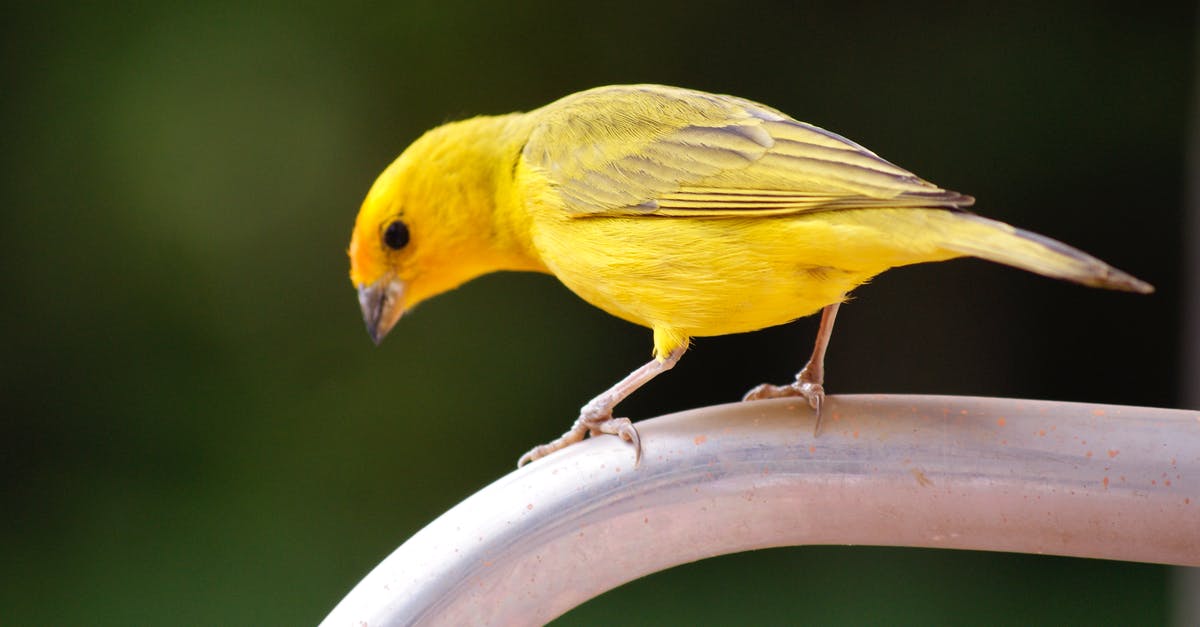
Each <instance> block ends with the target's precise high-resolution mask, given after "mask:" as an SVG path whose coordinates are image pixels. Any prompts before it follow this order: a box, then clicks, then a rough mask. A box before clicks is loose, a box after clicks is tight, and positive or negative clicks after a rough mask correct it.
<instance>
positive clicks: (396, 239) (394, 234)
mask: <svg viewBox="0 0 1200 627" xmlns="http://www.w3.org/2000/svg"><path fill="white" fill-rule="evenodd" d="M383 243H384V244H387V247H388V248H391V249H392V250H400V249H401V248H404V247H405V246H406V245H407V244H408V227H407V226H405V225H404V223H403V222H401V221H399V220H396V221H395V222H393V223H391V224H389V225H388V227H387V230H386V231H384V232H383Z"/></svg>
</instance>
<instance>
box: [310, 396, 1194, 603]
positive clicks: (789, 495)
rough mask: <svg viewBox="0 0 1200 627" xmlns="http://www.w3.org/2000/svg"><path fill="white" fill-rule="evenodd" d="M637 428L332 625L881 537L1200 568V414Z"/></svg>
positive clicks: (557, 472) (542, 596)
mask: <svg viewBox="0 0 1200 627" xmlns="http://www.w3.org/2000/svg"><path fill="white" fill-rule="evenodd" d="M826 401H827V403H826V406H825V408H824V411H825V412H826V413H825V416H824V420H823V426H822V430H821V434H820V436H819V437H816V438H814V437H813V429H812V426H813V425H812V420H813V415H812V411H811V410H810V409H809V408H808V407H807V406H806V405H805V404H804V403H803V402H797V401H790V400H787V399H782V400H772V401H758V402H752V403H736V404H731V405H722V406H716V407H708V408H703V409H697V410H693V411H687V412H682V413H678V414H672V415H669V416H663V417H660V418H655V419H652V420H646V421H643V422H640V423H638V429H639V431H640V432H641V435H642V446H643V447H644V456H643V459H642V463H641V465H640V466H639V467H637V468H634V467H633V452H632V450H630V448H629V446H628V445H626V444H624V443H622V442H621V441H620V440H619V439H617V438H612V437H602V438H594V439H589V440H587V441H584V442H582V443H580V444H577V445H574V446H571V447H568V448H567V449H565V450H563V451H560V452H558V453H555V454H553V455H550V456H549V457H546V458H545V459H542V460H539V461H537V462H535V463H533V464H530V465H528V466H526V467H524V468H522V469H520V470H517V471H514V472H512V473H510V474H509V475H507V476H505V477H503V478H501V479H499V480H498V481H496V482H495V483H493V484H491V485H489V486H487V487H486V488H484V489H483V490H480V491H479V492H477V493H476V494H474V495H472V496H471V497H469V498H467V499H466V500H464V501H463V502H461V503H459V504H458V505H457V506H455V507H454V508H452V509H451V510H450V511H448V512H446V513H445V514H443V515H442V516H441V517H439V518H438V519H437V520H435V521H433V522H432V523H430V524H429V525H428V526H427V527H425V528H424V529H422V530H421V531H420V532H418V533H417V534H416V535H414V536H413V537H412V538H410V539H409V540H408V541H407V542H405V543H404V544H403V545H401V546H400V547H399V548H398V549H396V551H395V552H393V553H392V554H391V555H390V556H389V557H388V558H387V559H385V560H384V561H383V562H382V563H381V564H379V566H377V567H376V568H375V569H374V570H373V571H372V572H371V573H370V574H369V575H367V577H366V578H365V579H363V580H362V581H361V582H360V583H359V584H358V585H357V586H356V587H355V588H354V589H353V590H352V591H351V592H350V594H349V595H347V596H346V597H345V598H344V599H343V600H342V601H341V603H339V604H338V606H337V607H336V608H334V610H333V612H332V613H330V614H329V616H328V617H327V618H326V619H325V621H324V623H323V624H324V625H334V626H348V625H360V624H367V625H371V626H377V625H409V624H422V625H425V624H429V625H435V624H448V625H454V624H472V625H484V624H489V625H525V624H540V623H545V622H547V621H549V620H551V619H553V618H555V617H557V616H559V615H561V614H563V613H565V612H566V611H568V610H570V609H571V608H573V607H575V606H576V605H579V604H581V603H583V602H584V601H586V600H588V599H590V598H592V597H595V596H597V595H599V594H601V593H603V592H605V591H606V590H609V589H612V588H614V587H616V586H618V585H621V584H622V583H625V582H628V581H631V580H633V579H636V578H638V577H641V576H643V575H646V574H649V573H652V572H656V571H659V570H663V569H666V568H670V567H672V566H675V565H678V564H683V563H686V562H691V561H695V560H699V559H703V558H706V557H712V556H716V555H722V554H726V553H733V552H738V551H746V550H750V549H758V548H765V547H776V546H789V545H803V544H869V545H890V546H913V547H939V548H957V549H979V550H992V551H1016V552H1023V553H1046V554H1054V555H1072V556H1083V557H1097V558H1106V559H1117V560H1131V561H1140V562H1158V563H1165V564H1180V565H1200V412H1195V411H1182V410H1168V409H1150V408H1141V407H1123V406H1114V405H1090V404H1079V403H1061V402H1046V401H1028V400H1012V399H988V398H972V397H937V396H866V395H862V396H830V397H828V398H827V399H826Z"/></svg>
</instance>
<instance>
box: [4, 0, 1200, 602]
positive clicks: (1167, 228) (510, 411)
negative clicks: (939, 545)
mask: <svg viewBox="0 0 1200 627" xmlns="http://www.w3.org/2000/svg"><path fill="white" fill-rule="evenodd" d="M1194 13H1195V7H1194V5H1192V4H1175V5H1172V4H1169V3H1166V4H1162V5H1156V8H1154V9H1153V10H1150V9H1149V8H1146V9H1144V10H1140V11H1139V10H1137V7H1134V6H1132V5H1130V4H1129V3H1118V2H1113V3H1097V2H1060V3H1029V4H1028V5H1027V6H1024V7H1008V8H1003V9H1001V8H997V7H994V6H988V5H984V4H975V3H954V4H951V3H946V4H945V5H941V4H935V5H910V4H904V3H894V5H893V6H891V7H881V6H878V5H877V4H876V3H858V2H841V3H831V4H828V5H811V4H802V3H771V2H753V3H743V4H725V5H720V6H715V5H714V6H706V5H704V4H703V3H684V2H678V3H659V2H652V1H648V0H642V1H640V2H625V3H622V2H617V3H600V2H596V3H586V4H585V3H578V4H575V3H564V2H552V1H549V0H546V1H520V0H515V1H510V2H503V3H499V2H497V3H490V4H483V3H471V2H454V1H445V0H442V1H437V2H434V1H432V0H431V1H420V2H404V1H395V2H390V3H359V2H343V3H337V4H336V5H334V4H333V3H330V4H328V5H325V4H318V3H299V4H297V3H286V2H258V3H243V2H221V1H204V0H202V1H200V2H192V3H153V2H147V3H129V4H125V3H111V4H106V3H98V4H91V3H74V4H69V3H64V4H52V3H45V4H37V3H29V4H27V5H25V6H23V7H19V8H18V7H8V10H6V17H5V19H4V20H3V22H2V23H0V32H2V34H3V38H2V39H0V41H2V42H3V44H0V45H2V46H3V50H4V63H3V72H4V86H5V89H4V91H5V95H4V97H3V98H2V99H0V110H2V112H3V114H2V118H0V119H2V121H3V138H4V139H3V144H4V150H3V152H2V154H3V159H4V163H3V166H4V167H3V174H2V176H3V186H2V193H3V198H2V200H3V211H2V213H0V220H2V222H0V258H2V259H3V263H2V264H0V281H2V285H3V290H4V295H5V298H4V300H5V303H6V304H5V305H4V306H3V308H2V311H3V314H4V318H3V324H2V325H0V342H2V344H0V346H2V348H0V369H2V371H0V375H2V376H0V399H2V402H3V405H4V411H3V416H2V418H0V451H2V454H0V486H2V487H0V490H2V493H0V496H2V498H3V511H4V515H3V516H0V538H2V539H3V540H2V543H0V547H2V548H0V583H2V585H0V623H3V624H7V625H19V624H34V623H37V624H94V625H99V624H111V625H124V624H281V625H284V624H312V623H315V622H317V621H319V620H320V619H321V618H322V617H323V616H324V615H325V613H326V612H327V611H328V610H329V609H331V608H332V606H333V605H334V604H335V603H336V602H337V601H338V600H339V599H340V598H341V597H342V595H343V594H345V592H347V591H348V590H349V588H350V587H351V586H352V585H353V584H354V583H355V582H356V581H357V580H358V579H359V578H360V577H361V576H362V575H364V574H365V573H366V572H367V571H368V570H369V569H370V568H371V567H373V566H374V565H375V564H376V563H377V562H378V561H379V560H381V559H382V558H383V557H384V556H385V555H387V554H388V553H389V552H390V551H391V550H392V549H393V548H394V547H395V546H397V545H398V544H399V543H401V542H402V541H403V540H404V539H406V538H407V537H408V536H410V535H411V534H412V533H414V532H415V531H417V530H418V529H420V528H421V527H422V526H424V525H425V524H426V523H427V522H429V521H430V520H432V519H433V518H434V517H436V516H437V515H438V514H439V513H441V512H442V511H444V510H445V509H447V508H449V507H450V506H452V505H453V504H454V503H456V502H457V501H459V500H460V499H462V498H463V497H465V496H467V495H468V494H470V493H472V492H474V491H475V490H477V489H479V488H480V487H482V486H484V485H486V484H488V483H490V482H491V481H493V480H494V479H496V478H498V477H500V476H501V475H503V474H504V473H507V472H509V471H510V470H512V469H513V467H514V463H515V461H516V458H517V456H518V455H519V454H520V453H522V452H523V451H525V450H526V449H527V448H528V447H529V446H531V445H533V444H535V443H539V442H542V441H545V440H547V439H549V438H551V437H553V436H555V435H557V434H558V433H560V432H562V430H563V429H565V428H566V427H567V425H568V423H569V422H570V421H571V420H572V419H573V417H574V412H575V411H576V409H577V408H578V406H579V405H580V404H582V403H583V402H584V401H586V400H587V399H588V398H590V397H591V396H592V395H593V394H595V393H597V392H598V391H600V390H601V389H603V388H604V387H606V386H607V385H609V384H610V383H612V382H613V381H615V380H616V379H617V378H618V377H620V376H623V375H624V374H625V373H626V372H628V371H629V370H630V369H632V368H633V367H634V366H636V365H638V364H640V363H641V362H642V361H643V360H644V359H645V358H646V357H647V355H648V354H649V349H650V334H649V332H648V331H646V330H644V329H639V328H636V327H633V326H630V325H628V324H626V323H624V322H621V321H618V320H615V319H613V318H610V317H607V316H606V315H605V314H603V313H602V312H600V311H598V310H595V309H593V308H591V307H589V306H587V305H586V304H584V303H582V302H581V301H580V300H578V299H577V298H576V297H574V296H573V295H572V294H570V293H569V292H568V291H567V290H566V289H565V288H563V287H561V286H560V285H559V284H557V283H556V281H555V280H554V279H553V278H551V277H546V276H534V275H517V274H508V275H495V276H491V277H486V278H484V279H481V280H479V281H476V282H474V283H472V284H470V285H468V286H466V287H464V288H462V289H460V290H458V291H455V292H452V293H450V294H447V295H445V296H443V297H440V298H438V299H436V300H434V301H431V302H429V303H427V304H425V305H422V306H421V307H420V308H419V310H417V311H416V312H415V313H413V314H412V315H411V316H410V317H407V318H406V319H405V320H403V321H402V322H401V324H400V325H399V326H398V327H397V329H396V331H395V332H393V334H392V335H391V336H390V337H389V338H388V341H387V342H385V343H384V345H383V346H382V347H381V348H378V349H376V348H375V347H373V346H372V345H371V343H370V341H369V340H368V338H367V336H366V333H365V332H364V330H363V325H362V322H361V319H360V317H359V311H358V305H357V302H356V300H355V296H354V292H353V290H352V288H351V286H350V284H349V282H348V280H347V277H346V271H347V261H346V257H345V252H344V251H345V246H346V244H347V240H348V237H349V234H350V227H351V224H352V221H353V218H354V215H355V213H356V210H357V207H358V203H359V201H360V200H361V198H362V196H363V195H364V193H365V192H366V190H367V188H368V186H369V185H370V184H371V182H372V180H373V179H374V177H375V176H376V175H377V174H378V173H379V172H380V171H381V170H382V169H383V168H384V167H385V166H386V165H387V164H388V163H389V162H390V161H391V159H393V158H394V157H395V156H396V155H397V154H398V153H399V152H400V151H401V150H402V149H403V148H404V147H405V145H407V143H408V142H410V141H412V140H413V139H415V138H416V137H417V136H418V135H419V134H420V133H421V132H422V131H423V130H424V129H426V128H429V127H431V126H434V125H436V124H439V123H441V122H444V121H448V120H451V119H455V118H460V117H465V116H469V115H474V114H478V113H501V112H508V111H512V110H523V109H529V108H534V107H537V106H540V105H542V104H544V103H546V102H549V101H550V100H553V99H555V98H557V97H560V96H562V95H565V94H567V93H570V92H574V91H577V90H580V89H584V88H588V87H592V86H596V85H602V84H608V83H623V82H661V83H668V84H677V85H683V86H688V87H695V88H700V89H705V90H710V91H718V92H724V93H733V94H737V95H741V96H745V97H748V98H752V99H756V100H760V101H762V102H765V103H767V104H770V105H772V106H775V107H777V108H780V109H782V110H784V111H786V112H788V113H791V114H793V115H795V116H796V117H798V118H800V119H803V120H807V121H811V122H813V123H816V124H818V125H821V126H824V127H826V128H829V129H831V130H834V131H837V132H840V133H842V134H845V135H847V136H848V137H850V138H852V139H854V140H856V141H859V142H861V143H863V144H864V145H866V146H868V147H870V148H871V149H873V150H875V151H876V152H879V153H880V154H881V155H883V156H884V157H886V158H888V159H891V160H893V161H895V162H897V163H899V164H900V165H902V166H904V167H907V168H909V169H911V170H913V171H915V172H916V173H918V174H920V175H921V176H923V177H926V178H928V179H930V180H933V181H935V182H937V183H939V184H941V185H943V186H945V187H948V188H951V189H955V190H960V191H963V192H967V193H970V194H973V195H975V196H976V197H977V198H978V199H979V202H978V205H977V208H978V210H979V211H980V212H981V213H984V214H985V215H989V216H992V217H996V218H999V219H1003V220H1005V221H1008V222H1012V223H1014V224H1017V225H1020V226H1023V227H1025V228H1029V229H1033V230H1035V231H1039V232H1041V233H1045V234H1047V235H1050V236H1053V237H1057V238H1060V239H1063V240H1064V241H1067V242H1069V243H1071V244H1073V245H1076V246H1079V247H1081V248H1083V249H1084V250H1087V251H1089V252H1092V253H1094V254H1096V255H1098V256H1100V257H1102V258H1104V259H1105V260H1107V261H1110V262H1111V263H1113V264H1114V265H1116V266H1118V267H1120V268H1123V269H1125V270H1128V271H1130V272H1132V273H1134V274H1136V275H1137V276H1139V277H1141V278H1144V279H1146V280H1149V281H1150V282H1152V283H1154V284H1155V285H1156V286H1157V287H1158V292H1157V293H1156V294H1154V295H1153V296H1150V297H1137V296H1131V295H1128V294H1119V293H1111V292H1103V291H1098V290H1089V289H1085V288H1080V287H1077V286H1074V285H1069V284H1065V283H1060V282H1055V281H1051V280H1048V279H1044V278H1041V277H1037V276H1033V275H1029V274H1026V273H1022V272H1018V271H1014V270H1010V269H1007V268H1003V267H999V266H994V265H990V264H986V263H983V262H977V261H956V262H951V263H946V264H937V265H931V266H919V267H911V268H904V269H900V270H895V271H892V272H890V273H888V274H885V275H883V276H881V277H880V278H878V279H877V280H875V281H874V282H873V283H872V284H871V285H869V286H866V287H864V288H863V289H861V290H859V291H858V292H857V293H856V298H855V300H854V301H853V302H852V303H851V304H850V305H849V306H847V307H844V308H843V309H842V313H841V316H840V317H839V321H838V326H839V328H838V333H837V334H836V336H835V339H834V341H833V344H832V348H831V353H830V355H829V359H828V362H827V365H828V369H829V389H830V390H831V392H833V393H838V392H912V393H942V394H979V395H996V396H1017V397H1031V398H1054V399H1063V400H1087V401H1100V402H1114V403H1128V404H1138V405H1155V406H1168V407H1170V406H1179V404H1180V403H1182V402H1183V401H1182V398H1183V392H1182V391H1181V389H1180V379H1179V377H1178V376H1177V374H1176V372H1177V370H1178V368H1179V363H1180V360H1181V354H1180V340H1179V338H1180V337H1181V333H1180V327H1181V324H1182V314H1181V301H1182V298H1181V293H1180V283H1181V271H1182V264H1183V256H1182V249H1183V244H1184V238H1183V235H1182V229H1183V224H1184V220H1183V218H1184V206H1183V198H1184V189H1185V182H1186V181H1185V179H1186V176H1185V175H1186V171H1185V165H1184V164H1185V151H1186V142H1185V137H1186V135H1187V131H1188V129H1189V128H1190V127H1189V125H1191V124H1195V123H1196V121H1195V120H1189V119H1188V113H1189V111H1190V110H1191V102H1192V99H1193V97H1194V94H1193V91H1194V90H1195V88H1196V85H1195V83H1196V81H1195V78H1196V66H1195V58H1196V55H1195V43H1196V42H1195V26H1196V23H1197V22H1196V16H1195V14H1194ZM815 327H816V325H815V321H814V320H805V321H802V322H799V323H796V324H792V325H788V326H785V327H781V328H776V329H771V330H767V331H764V332H759V333H755V334H750V335H742V336H735V337H725V338H711V339H700V340H698V341H697V342H696V344H695V346H694V348H693V350H692V351H691V352H690V353H689V354H688V356H687V358H686V359H684V360H683V361H682V362H681V364H680V366H679V367H678V368H676V370H675V371H673V372H671V373H670V374H669V375H667V376H664V377H662V378H661V379H660V380H657V381H655V382H653V383H652V384H650V385H648V386H647V387H646V388H645V389H643V390H642V391H641V392H640V393H638V394H636V395H634V397H633V398H631V399H630V400H629V401H627V402H626V403H625V404H624V405H623V406H622V408H623V411H624V412H625V413H626V414H628V415H630V416H633V417H635V418H644V417H650V416H653V415H656V414H659V413H664V412H670V411H675V410H680V409H685V408H691V407H696V406H700V405H704V404H711V403H718V402H728V401H732V400H734V399H736V398H738V397H739V395H740V394H741V393H742V392H743V391H744V390H746V389H747V388H749V387H750V386H752V385H754V384H756V383H759V382H761V381H764V380H771V381H784V380H787V378H788V377H789V376H790V375H791V373H792V372H794V371H795V369H796V368H798V367H799V366H800V365H801V362H802V361H803V358H804V356H805V355H806V351H807V350H808V349H809V347H810V346H811V340H812V334H813V332H814V330H815ZM1169 579H1170V571H1169V570H1168V569H1166V568H1163V567H1158V566H1147V565H1136V564H1120V563H1107V562H1099V561H1085V560H1072V559H1064V558H1050V557H1033V556H1020V555H1004V554H976V553H965V552H949V551H946V552H938V551H921V550H905V549H872V548H861V547H860V548H853V547H807V548H796V549H787V550H776V551H767V552H760V553H755V554H748V555H739V556H730V557H725V558H720V559H715V560H709V561H706V562H702V563H699V564H693V565H691V566H687V567H683V568H679V569H675V570H672V571H669V572H667V573H661V574H658V575H655V576H652V577H649V578H646V579H643V580H641V581H639V582H635V583H633V584H631V585H628V586H625V587H623V588H620V589H617V590H615V591H613V592H610V593H608V594H606V595H604V596H602V597H601V598H599V599H596V600H594V601H592V602H590V603H588V604H586V605H584V606H582V607H580V608H579V609H577V610H576V611H574V612H572V613H570V614H568V615H566V616H565V617H564V618H563V619H562V620H561V622H562V624H580V625H583V624H645V625H663V624H696V623H715V624H722V623H723V624H733V623H742V624H746V623H751V624H753V623H757V624H772V623H791V622H797V621H801V620H806V621H813V622H819V623H826V624H839V623H844V624H858V623H863V622H888V623H894V624H898V623H909V624H928V623H931V622H933V623H937V622H953V623H958V624H968V623H995V622H1012V623H1017V622H1019V623H1025V622H1041V623H1062V622H1067V623H1076V624H1084V623H1100V622H1104V623H1126V624H1128V623H1157V622H1163V621H1165V620H1166V617H1167V616H1168V614H1169V612H1170V609H1171V608H1170V602H1169V597H1168V593H1167V589H1168V583H1169Z"/></svg>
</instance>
